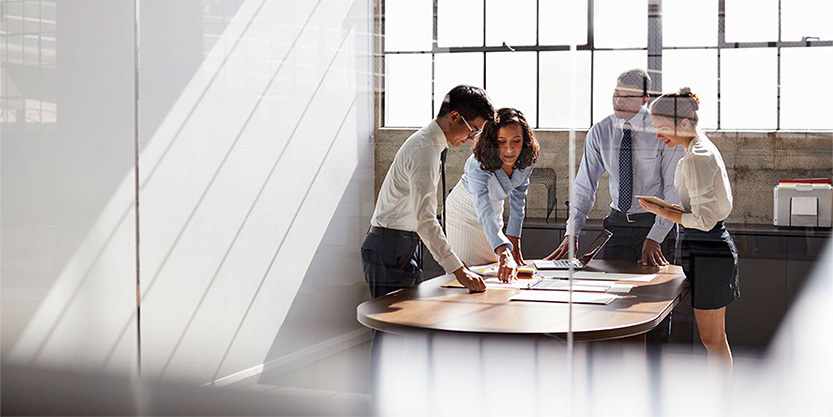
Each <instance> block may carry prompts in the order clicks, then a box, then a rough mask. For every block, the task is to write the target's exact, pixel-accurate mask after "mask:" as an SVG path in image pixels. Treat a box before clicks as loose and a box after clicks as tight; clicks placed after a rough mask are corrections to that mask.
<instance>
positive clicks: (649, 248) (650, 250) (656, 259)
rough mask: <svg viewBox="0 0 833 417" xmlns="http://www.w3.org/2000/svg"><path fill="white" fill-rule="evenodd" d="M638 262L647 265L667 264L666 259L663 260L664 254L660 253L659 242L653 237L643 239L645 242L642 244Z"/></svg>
mask: <svg viewBox="0 0 833 417" xmlns="http://www.w3.org/2000/svg"><path fill="white" fill-rule="evenodd" d="M639 263H640V264H642V265H649V266H665V265H668V261H667V260H665V255H663V254H662V248H660V246H659V242H657V241H655V240H653V239H645V243H643V244H642V259H641V260H640V261H639Z"/></svg>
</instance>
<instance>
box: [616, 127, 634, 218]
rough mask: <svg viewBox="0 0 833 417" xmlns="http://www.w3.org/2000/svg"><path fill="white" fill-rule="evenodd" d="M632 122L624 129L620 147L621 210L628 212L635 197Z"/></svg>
mask: <svg viewBox="0 0 833 417" xmlns="http://www.w3.org/2000/svg"><path fill="white" fill-rule="evenodd" d="M631 148H632V143H631V124H630V123H625V126H624V127H623V129H622V146H621V148H620V149H619V211H623V212H627V211H628V210H630V208H631V200H632V199H633V164H632V163H631Z"/></svg>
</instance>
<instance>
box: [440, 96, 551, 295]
mask: <svg viewBox="0 0 833 417" xmlns="http://www.w3.org/2000/svg"><path fill="white" fill-rule="evenodd" d="M537 160H538V141H536V140H535V135H534V134H533V133H532V129H531V128H530V127H529V123H527V121H526V117H524V115H523V113H521V111H520V110H516V109H512V108H502V109H500V110H498V111H497V118H496V119H495V121H487V122H486V125H485V126H484V127H483V134H481V135H480V137H479V138H478V139H477V142H476V143H475V145H474V149H473V154H472V155H471V156H470V157H469V159H468V160H466V165H465V167H464V172H463V176H462V178H461V179H460V182H458V183H457V185H456V186H454V188H453V189H452V190H451V193H450V194H449V195H448V199H447V200H446V205H447V207H446V215H447V216H448V220H447V222H446V228H447V229H446V232H447V235H448V241H449V243H450V244H451V248H452V249H453V250H454V253H456V254H457V255H458V256H459V257H460V259H462V260H463V262H465V263H467V264H469V265H483V264H489V263H493V262H498V278H500V279H501V280H502V281H509V280H511V279H512V278H517V271H518V266H519V265H523V264H524V259H523V256H522V255H521V228H522V226H523V221H524V217H525V215H526V214H525V211H524V210H525V207H526V192H527V189H528V188H529V176H530V175H532V169H533V166H534V164H535V162H536V161H537ZM507 196H508V197H509V224H507V226H506V233H505V234H504V233H503V201H504V200H505V199H506V197H507Z"/></svg>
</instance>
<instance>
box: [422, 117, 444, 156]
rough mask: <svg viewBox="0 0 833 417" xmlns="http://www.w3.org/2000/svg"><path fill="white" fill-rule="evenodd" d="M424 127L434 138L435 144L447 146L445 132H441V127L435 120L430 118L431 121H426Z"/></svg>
mask: <svg viewBox="0 0 833 417" xmlns="http://www.w3.org/2000/svg"><path fill="white" fill-rule="evenodd" d="M426 129H427V130H428V133H429V135H430V136H431V138H433V139H434V144H435V145H437V146H439V147H442V148H443V149H445V148H448V141H447V140H446V139H445V133H443V129H442V128H441V127H440V125H439V124H438V123H437V121H436V120H432V121H431V123H428V126H427V127H426Z"/></svg>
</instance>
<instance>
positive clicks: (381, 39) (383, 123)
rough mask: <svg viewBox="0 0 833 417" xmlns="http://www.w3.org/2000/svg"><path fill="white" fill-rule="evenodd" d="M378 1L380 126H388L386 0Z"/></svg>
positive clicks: (435, 0)
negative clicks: (386, 97) (386, 99)
mask: <svg viewBox="0 0 833 417" xmlns="http://www.w3.org/2000/svg"><path fill="white" fill-rule="evenodd" d="M378 1H379V3H378V4H379V48H380V49H381V51H382V54H381V57H380V58H377V60H376V61H377V62H378V64H379V74H381V77H382V80H381V82H380V84H381V85H380V86H379V91H381V94H379V106H380V107H382V109H381V111H380V114H381V119H382V120H380V121H379V126H386V125H387V123H386V116H387V112H386V110H387V109H386V104H385V96H386V95H387V79H388V73H387V65H386V61H387V53H388V52H387V50H386V49H385V0H378ZM436 2H437V0H434V3H436ZM374 26H375V25H374ZM377 82H378V81H377Z"/></svg>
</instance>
